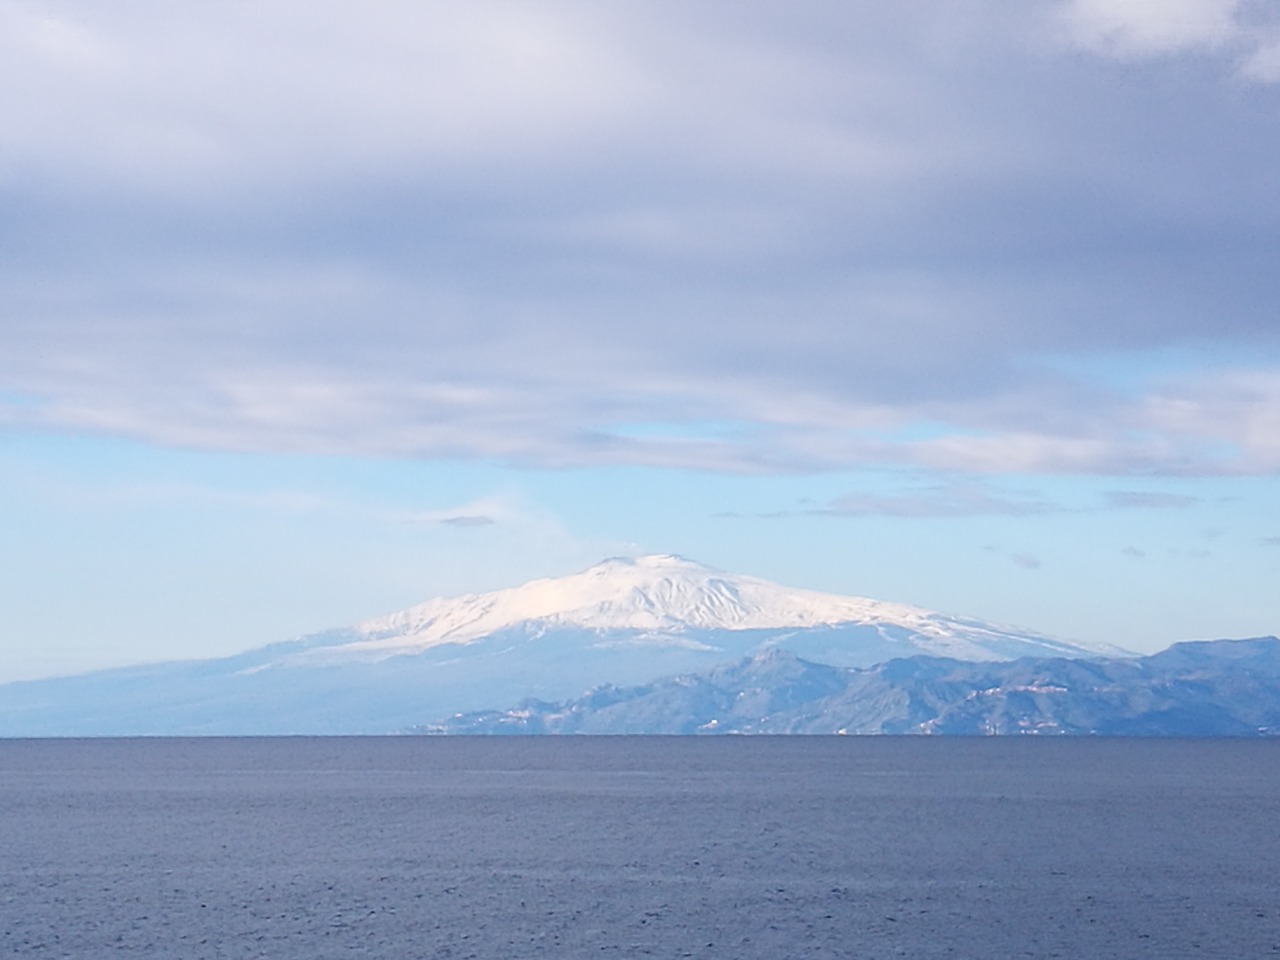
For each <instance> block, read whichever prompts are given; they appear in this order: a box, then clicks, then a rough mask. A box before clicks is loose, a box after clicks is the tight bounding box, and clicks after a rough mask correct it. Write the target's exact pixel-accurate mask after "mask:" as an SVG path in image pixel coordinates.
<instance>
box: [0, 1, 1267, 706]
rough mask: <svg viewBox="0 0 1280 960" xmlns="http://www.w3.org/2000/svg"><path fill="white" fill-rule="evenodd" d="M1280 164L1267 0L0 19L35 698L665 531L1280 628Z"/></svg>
mask: <svg viewBox="0 0 1280 960" xmlns="http://www.w3.org/2000/svg"><path fill="white" fill-rule="evenodd" d="M1278 154H1280V9H1277V7H1276V5H1275V4H1273V3H1268V2H1264V0H1030V2H1028V0H963V2H956V0H902V2H895V3H889V4H886V3H873V2H863V0H854V2H848V0H845V2H838V3H837V2H828V0H797V2H794V3H788V4H771V3H758V2H733V3H730V2H720V0H712V2H707V3H699V4H681V3H671V2H666V0H646V2H644V3H640V2H630V0H618V2H610V3H603V4H602V3H598V2H588V0H578V2H574V0H530V2H510V3H508V2H489V0H476V2H471V3H466V4H446V3H435V2H428V3H408V2H399V0H372V2H368V3H361V4H354V3H337V2H320V3H316V2H310V3H300V2H296V0H265V2H259V3H252V4H250V3H243V2H231V3H218V4H209V5H194V6H193V5H172V4H161V3H155V2H148V0H140V2H131V3H124V4H100V3H89V2H86V0H49V2H40V3H35V2H29V0H0V547H2V548H3V549H2V550H0V609H2V610H3V611H4V618H5V620H4V629H3V631H2V632H0V682H5V681H10V680H20V679H30V678H36V677H43V676H50V675H57V674H68V673H74V672H78V671H82V670H88V669H93V668H98V667H105V666H114V665H124V664H132V663H140V662H146V661H155V660H176V659H190V658H200V657H212V656H219V655H226V654H230V653H233V652H236V651H241V650H246V649H249V648H252V647H258V646H261V645H264V644H269V643H273V642H276V641H281V640H286V639H288V638H290V637H294V636H297V635H300V634H304V633H308V632H312V631H318V630H322V629H325V628H328V627H334V626H339V625H343V624H351V623H355V622H357V621H360V620H362V619H364V618H369V617H373V616H375V615H378V614H382V613H388V612H391V611H395V610H401V609H404V608H407V607H409V606H410V605H412V604H415V603H419V602H421V601H423V600H426V599H428V598H432V597H440V596H448V595H454V594H460V593H471V592H482V591H490V590H496V589H498V588H504V587H511V586H514V585H517V584H520V583H524V582H525V581H528V580H530V579H533V578H536V577H553V576H563V575H566V574H571V573H574V572H576V571H581V570H584V569H586V568H588V567H590V566H591V565H592V564H594V563H596V562H598V561H600V560H601V559H602V558H604V557H611V556H636V555H642V554H652V553H662V554H666V553H676V554H681V555H683V556H686V557H690V558H695V559H696V560H698V561H700V562H702V563H705V564H708V565H710V566H711V567H715V568H721V569H725V570H732V571H737V572H741V573H743V574H748V575H751V576H756V577H761V578H767V579H769V580H771V581H777V582H778V583H782V584H787V585H791V586H796V587H805V588H810V589H812V590H821V591H827V592H830V593H838V594H845V595H854V596H859V597H870V598H878V599H880V600H884V601H891V602H899V603H908V604H919V605H921V606H923V607H927V608H930V609H933V610H940V611H946V612H950V613H954V614H957V615H965V616H972V617H981V618H987V619H990V620H993V621H997V622H1000V623H1008V624H1020V625H1025V626H1027V627H1029V628H1033V629H1034V630H1036V631H1043V632H1044V633H1046V634H1050V635H1053V636H1057V637H1062V638H1067V639H1076V640H1080V641H1084V642H1087V643H1094V644H1114V645H1117V646H1120V647H1124V648H1127V649H1130V650H1136V651H1140V652H1149V651H1153V650H1156V649H1158V648H1162V647H1164V646H1166V645H1167V644H1169V643H1171V642H1173V641H1175V640H1182V639H1189V638H1199V637H1248V636H1257V635H1262V634H1274V633H1277V632H1280V602H1278V601H1277V599H1276V595H1277V591H1276V588H1275V585H1276V583H1277V582H1278V577H1277V575H1278V574H1280V510H1278V509H1277V504H1278V503H1280V496H1278V494H1280V487H1278V485H1277V478H1278V476H1280V267H1278V265H1280V176H1277V174H1276V157H1277V155H1278ZM498 705H500V704H498Z"/></svg>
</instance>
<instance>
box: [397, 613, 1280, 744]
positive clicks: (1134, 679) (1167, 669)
mask: <svg viewBox="0 0 1280 960" xmlns="http://www.w3.org/2000/svg"><path fill="white" fill-rule="evenodd" d="M412 732H416V733H428V734H572V733H580V734H727V733H737V734H951V735H962V736H980V735H1000V734H1048V735H1077V736H1079V735H1092V736H1271V735H1277V734H1280V640H1277V639H1276V638H1275V637H1263V638H1258V639H1252V640H1217V641H1200V642H1190V643H1179V644H1175V645H1174V646H1172V647H1170V648H1169V649H1168V650H1165V651H1163V652H1161V653H1157V654H1154V655H1152V656H1148V657H1141V658H1134V659H1113V660H1068V659H1056V658H1055V659H1039V658H1036V659H1022V660H1015V661H1012V662H1004V663H992V662H986V663H972V662H965V661H960V660H950V659H944V658H936V657H910V658H902V659H896V660H890V661H888V662H886V663H883V664H880V665H878V666H875V667H871V668H868V669H849V668H841V667H834V666H829V665H826V664H819V663H813V662H811V661H808V660H803V659H801V658H799V657H797V656H795V655H794V654H791V653H788V652H785V651H782V650H776V649H775V650H770V651H769V652H767V653H764V654H761V655H758V656H754V657H749V658H747V659H744V660H741V661H739V662H736V663H733V664H728V665H723V666H720V667H717V668H716V669H713V670H711V671H708V672H706V673H700V674H690V675H682V676H676V677H671V678H667V679H664V680H659V681H657V682H654V683H649V684H645V685H643V686H635V687H625V688H623V687H616V686H611V685H606V686H601V687H597V688H596V689H594V690H592V691H590V692H589V693H587V694H586V695H584V696H582V697H579V698H577V699H574V700H568V701H562V702H559V703H549V702H546V701H541V700H525V701H524V702H522V703H521V704H520V705H519V706H518V707H516V708H513V709H510V710H501V711H499V710H491V711H482V712H476V713H466V714H458V715H455V716H453V717H450V718H448V719H446V720H443V721H441V722H439V723H435V724H429V725H426V726H423V727H418V728H414V730H413V731H412Z"/></svg>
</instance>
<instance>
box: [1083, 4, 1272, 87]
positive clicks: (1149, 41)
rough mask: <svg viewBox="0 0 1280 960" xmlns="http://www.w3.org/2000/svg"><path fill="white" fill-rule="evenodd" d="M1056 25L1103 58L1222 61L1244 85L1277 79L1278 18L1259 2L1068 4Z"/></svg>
mask: <svg viewBox="0 0 1280 960" xmlns="http://www.w3.org/2000/svg"><path fill="white" fill-rule="evenodd" d="M1061 19H1062V22H1063V23H1064V25H1065V26H1066V28H1067V30H1068V33H1069V35H1070V38H1071V40H1072V41H1073V42H1075V43H1077V44H1079V45H1080V46H1082V47H1084V48H1086V49H1089V50H1093V51H1095V52H1097V53H1101V54H1104V55H1107V56H1112V57H1118V58H1122V59H1146V58H1150V57H1160V56H1168V55H1172V54H1183V53H1205V54H1217V55H1225V56H1227V57H1229V58H1230V59H1232V60H1233V61H1234V63H1235V66H1236V70H1237V72H1238V74H1239V75H1240V76H1242V77H1244V78H1246V79H1249V80H1254V81H1258V82H1261V83H1273V82H1275V81H1276V80H1278V79H1280V60H1278V59H1277V49H1278V48H1280V46H1278V45H1280V18H1278V17H1277V16H1276V11H1275V10H1274V9H1273V8H1272V5H1270V4H1267V3H1265V2H1261V3H1260V2H1249V0H1068V2H1066V3H1065V4H1063V6H1062V7H1061Z"/></svg>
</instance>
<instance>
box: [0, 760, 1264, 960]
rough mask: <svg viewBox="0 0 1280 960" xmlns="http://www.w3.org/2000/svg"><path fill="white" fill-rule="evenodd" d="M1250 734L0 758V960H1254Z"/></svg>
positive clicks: (1258, 918) (1260, 763) (1257, 911)
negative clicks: (1147, 959)
mask: <svg viewBox="0 0 1280 960" xmlns="http://www.w3.org/2000/svg"><path fill="white" fill-rule="evenodd" d="M1278 871H1280V741H1275V740H1260V741H1249V740H1110V739H1106V740H1098V739H1040V738H990V739H963V738H954V739H952V738H936V739H933V738H896V737H877V738H857V737H716V738H713V737H707V738H662V737H598V738H596V737H581V738H579V737H562V738H561V737H531V738H518V737H511V738H471V737H386V738H380V737H372V738H265V739H252V738H243V739H242V738H236V739H213V738H209V739H136V740H130V739H122V740H109V739H104V740H7V741H0V956H3V957H29V958H94V960H99V958H147V960H156V958H183V960H199V958H248V957H262V958H274V960H284V958H299V960H301V958H306V960H324V958H340V957H341V958H349V957H376V958H385V960H413V958H451V960H462V958H485V960H497V958H520V957H556V958H588V957H600V958H619V957H662V958H677V957H697V958H769V960H785V958H792V957H796V958H799V957H806V958H808V957H842V958H843V957H847V958H859V960H875V958H888V957H911V958H933V957H948V958H975V960H976V958H1013V957H1036V958H1050V957H1062V958H1073V960H1103V958H1125V960H1133V958H1145V957H1151V958H1161V960H1176V958H1183V957H1215V958H1231V960H1248V958H1262V957H1269V956H1277V955H1280V881H1278V880H1277V872H1278Z"/></svg>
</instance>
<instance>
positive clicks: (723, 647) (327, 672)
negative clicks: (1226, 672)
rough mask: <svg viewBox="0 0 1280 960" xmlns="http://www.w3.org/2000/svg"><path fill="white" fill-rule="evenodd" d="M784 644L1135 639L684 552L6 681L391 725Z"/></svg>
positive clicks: (79, 724) (115, 697) (169, 725)
mask: <svg viewBox="0 0 1280 960" xmlns="http://www.w3.org/2000/svg"><path fill="white" fill-rule="evenodd" d="M771 649H780V650H785V651H788V652H790V653H792V654H795V655H796V656H798V657H803V658H805V659H806V660H809V661H814V662H817V663H824V664H830V665H832V666H840V667H867V666H871V665H873V664H877V663H882V662H884V661H887V660H891V659H894V658H896V657H910V656H913V655H917V654H928V655H932V656H943V657H953V658H956V659H960V660H1010V659H1014V658H1017V657H1024V656H1037V657H1045V656H1055V657H1075V658H1080V657H1097V656H1106V655H1115V654H1116V653H1121V652H1122V651H1117V650H1114V649H1112V648H1104V647H1099V646H1090V645H1085V644H1078V643H1068V642H1065V641H1061V640H1054V639H1052V638H1049V637H1046V636H1043V635H1041V634H1037V633H1033V632H1030V631H1026V630H1019V629H1012V628H1006V627H998V626H994V625H992V624H989V623H983V622H981V621H978V620H969V619H964V618H960V617H950V616H944V615H943V614H939V613H932V612H930V611H928V610H922V609H919V608H918V607H910V606H904V605H901V604H894V603H881V602H879V601H876V600H863V599H859V598H857V597H843V596H832V595H829V594H823V593H817V592H814V591H812V590H797V589H792V588H789V587H781V586H778V585H777V584H773V583H769V582H768V581H766V580H760V579H757V578H755V577H745V576H739V575H736V574H731V573H724V572H721V571H718V570H713V569H710V568H709V567H704V566H702V565H700V564H697V563H694V562H692V561H690V560H685V559H683V558H681V557H674V556H651V557H639V558H636V559H613V560H606V561H604V562H603V563H600V564H598V565H596V566H594V567H591V568H590V569H589V570H585V571H583V572H582V573H578V574H574V575H573V576H568V577H561V578H557V579H547V580H534V581H532V582H531V583H526V584H525V585H523V586H520V587H514V588H512V589H509V590H499V591H497V592H494V593H485V594H475V595H469V596H462V597H453V598H447V599H439V600H431V601H428V602H427V603H424V604H421V605H419V606H416V607H412V608H410V609H408V610H405V611H402V612H400V613H394V614H391V615H389V616H384V617H378V618H376V619H373V620H367V621H365V622H363V623H359V624H356V625H355V626H352V627H345V628H341V629H337V630H329V631H325V632H324V633H318V634H312V635H310V636H306V637H301V638H299V639H297V640H292V641H288V642H285V643H278V644H273V645H271V646H267V647H261V648H259V649H256V650H250V651H248V652H246V653H242V654H239V655H237V656H233V657H225V658H222V659H219V660H203V661H197V662H193V663H169V664H154V665H149V666H143V667H131V668H127V669H123V670H111V671H102V672H99V673H91V674H83V675H81V676H78V677H64V678H60V679H54V680H43V681H33V682H29V683H15V684H7V685H5V686H4V687H3V688H2V689H0V736H30V735H36V736H40V735H59V736H79V735H141V734H280V733H303V734H318V733H387V732H391V731H396V730H403V729H406V728H408V727H412V726H415V725H417V724H421V723H424V722H427V721H430V720H433V719H436V718H439V717H442V716H446V715H448V714H450V713H452V712H465V711H476V710H483V709H486V708H492V707H499V706H503V705H505V704H510V703H516V702H519V701H521V700H523V699H524V698H526V697H538V698H541V699H544V700H557V701H559V700H568V699H570V698H573V697H576V696H578V695H580V694H581V693H582V692H583V691H585V690H588V689H590V688H593V687H598V686H600V685H601V684H616V685H619V686H634V685H638V684H644V683H649V682H651V681H653V680H656V679H658V678H660V677H665V676H671V675H675V674H688V673H694V672H697V671H703V670H707V669H710V668H712V667H715V666H717V665H719V664H723V663H726V662H729V661H736V660H740V659H741V658H743V657H748V656H753V655H757V654H760V653H764V652H767V651H769V650H771Z"/></svg>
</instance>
